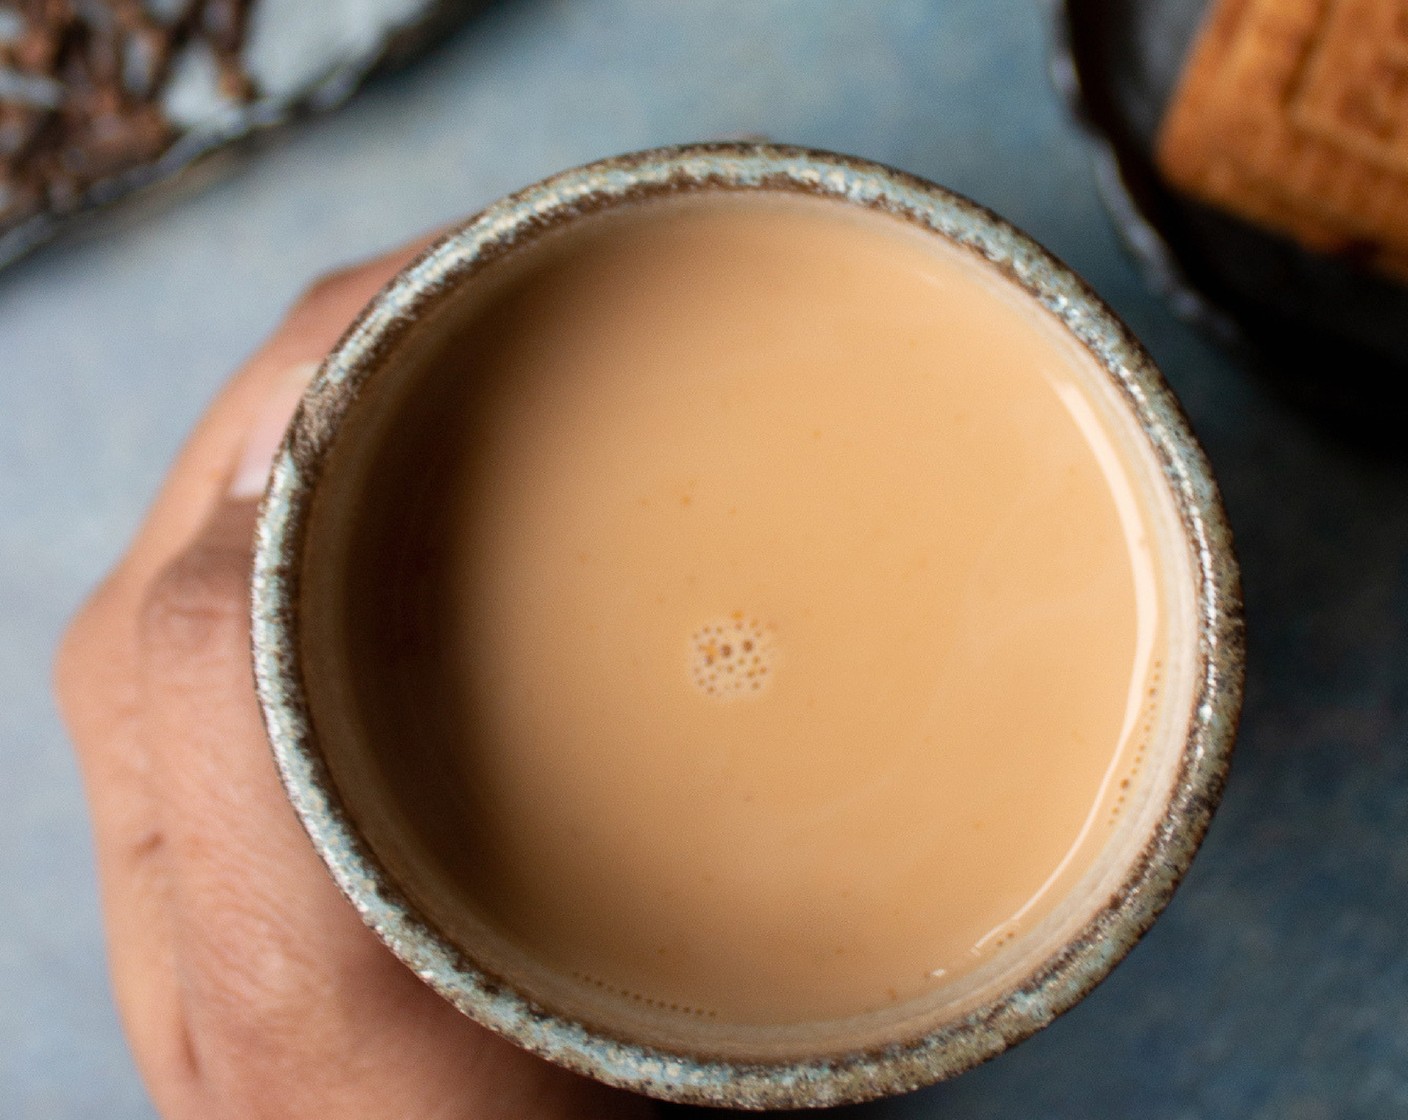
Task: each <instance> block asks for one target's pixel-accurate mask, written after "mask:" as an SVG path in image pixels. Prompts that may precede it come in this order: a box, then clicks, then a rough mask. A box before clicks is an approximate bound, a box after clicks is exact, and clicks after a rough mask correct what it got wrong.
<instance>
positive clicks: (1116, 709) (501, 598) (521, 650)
mask: <svg viewBox="0 0 1408 1120" xmlns="http://www.w3.org/2000/svg"><path fill="white" fill-rule="evenodd" d="M343 426H344V430H343V433H342V435H341V436H340V438H339V442H338V443H337V444H336V445H335V446H334V447H333V450H332V452H331V454H330V457H329V459H328V463H327V468H326V474H327V480H326V483H325V484H324V485H322V487H321V489H320V491H319V493H318V496H317V498H316V500H315V502H314V506H313V509H312V515H311V521H310V523H309V524H310V528H309V532H308V535H307V544H306V547H305V553H304V558H303V568H302V588H301V591H300V595H301V613H300V623H299V626H300V635H301V641H302V642H303V644H304V649H305V657H304V662H303V673H304V680H305V686H306V689H307V697H308V703H309V706H310V711H311V715H312V719H313V722H314V725H315V726H316V727H317V728H318V729H319V736H320V740H321V742H322V749H323V751H324V752H325V754H326V756H327V763H328V767H329V770H330V772H331V776H332V779H333V781H334V783H335V785H336V787H337V789H338V791H339V794H340V796H341V798H342V800H343V801H344V803H345V805H346V809H347V811H348V813H349V814H350V816H351V818H352V820H353V821H354V822H355V824H356V827H357V829H358V831H359V833H360V834H361V835H362V836H363V837H364V838H365V840H366V843H367V844H368V845H369V847H370V848H371V849H372V850H373V851H374V852H375V853H376V855H377V857H378V858H379V859H380V860H381V862H382V863H383V864H384V865H385V866H386V867H387V868H388V869H389V870H390V871H391V872H392V874H393V875H394V877H395V879H396V881H397V883H398V884H399V885H400V887H401V888H402V889H403V890H404V891H405V892H406V894H407V896H408V897H409V899H410V901H411V903H412V904H413V905H414V906H415V907H416V908H417V910H418V911H419V912H420V913H421V914H422V915H423V916H424V918H425V919H426V920H427V921H428V922H429V923H431V924H432V925H433V926H434V927H435V928H436V929H438V930H440V931H441V932H442V934H443V935H444V936H446V937H447V938H449V939H450V940H451V941H453V942H455V943H457V944H462V945H469V946H473V947H474V953H475V957H476V960H478V961H479V962H481V963H482V964H483V966H484V967H485V968H486V969H487V970H488V971H489V972H490V973H491V974H492V975H494V976H498V977H501V978H504V979H506V980H508V981H509V982H510V983H511V984H513V985H514V986H516V987H517V988H518V989H519V990H521V991H523V992H526V993H527V994H529V996H530V997H532V998H534V999H536V1000H539V1001H541V1002H542V1003H543V1004H544V1005H545V1006H549V1007H552V1008H556V1009H559V1010H561V1011H563V1012H564V1013H565V1014H568V1015H575V1016H578V1017H580V1018H582V1019H583V1020H585V1021H588V1022H591V1023H594V1024H597V1025H600V1026H603V1027H604V1029H606V1030H608V1031H620V1032H623V1033H628V1034H629V1035H630V1036H631V1037H644V1038H646V1039H650V1040H656V1041H660V1042H661V1043H662V1044H667V1043H668V1044H673V1043H679V1042H681V1040H683V1042H685V1043H690V1042H691V1041H693V1042H695V1043H697V1044H698V1045H701V1046H707V1047H710V1048H711V1049H713V1050H716V1051H718V1052H723V1053H728V1052H730V1047H733V1048H735V1049H739V1048H741V1052H748V1053H752V1052H754V1051H757V1050H758V1049H759V1048H761V1049H764V1050H766V1049H768V1048H769V1047H771V1048H773V1050H776V1051H777V1052H786V1051H787V1050H788V1048H789V1046H790V1047H793V1048H796V1047H798V1046H801V1045H802V1043H801V1042H798V1041H796V1040H798V1039H801V1038H803V1037H804V1036H805V1032H806V1030H808V1029H810V1027H809V1025H815V1024H817V1023H835V1022H840V1021H844V1022H846V1023H849V1024H850V1027H848V1028H847V1029H848V1030H851V1034H850V1035H849V1036H848V1037H851V1038H853V1039H857V1040H859V1041H860V1042H862V1043H863V1042H864V1041H865V1040H866V1038H867V1037H870V1035H868V1034H867V1032H868V1031H870V1032H871V1034H873V1036H874V1037H875V1038H883V1037H886V1032H892V1031H893V1030H894V1029H895V1028H894V1024H895V1023H897V1022H900V1021H903V1020H904V1019H905V1017H906V1016H908V1017H910V1018H911V1019H914V1020H915V1021H919V1020H920V1019H922V1018H923V1017H924V1016H925V1015H929V1014H931V1013H932V1012H933V1010H934V1009H935V1008H940V1007H943V1006H945V1005H948V1004H952V1003H954V1002H955V1001H958V1002H961V1001H962V1000H963V999H964V998H967V996H966V993H970V992H973V991H976V990H977V988H978V986H979V985H980V984H981V983H991V981H992V978H993V977H994V976H1000V975H1001V974H1002V973H1003V971H1004V970H1011V969H1015V968H1018V967H1031V965H1032V963H1033V959H1032V954H1034V953H1036V954H1038V955H1039V953H1040V952H1043V951H1050V946H1051V945H1052V944H1055V943H1057V942H1058V941H1059V937H1060V936H1069V935H1070V929H1069V928H1067V927H1068V926H1069V925H1070V922H1071V921H1072V920H1073V919H1072V918H1071V916H1070V915H1069V914H1067V913H1066V911H1065V909H1063V904H1064V903H1065V902H1066V900H1067V899H1068V898H1069V897H1070V896H1071V895H1072V893H1073V891H1074V890H1075V888H1076V887H1077V885H1078V884H1079V883H1081V882H1082V881H1083V880H1085V879H1087V877H1090V876H1096V877H1098V876H1099V875H1100V874H1101V873H1102V872H1101V868H1102V866H1104V864H1107V863H1108V862H1109V860H1110V859H1111V858H1113V857H1112V856H1111V854H1110V853H1111V852H1114V851H1116V850H1117V849H1119V848H1120V845H1119V843H1118V842H1117V838H1118V837H1119V836H1121V835H1125V836H1126V837H1128V836H1129V835H1132V834H1133V830H1134V826H1133V825H1130V826H1129V827H1128V828H1125V825H1126V823H1127V822H1130V821H1131V820H1133V819H1135V818H1139V819H1142V820H1143V822H1144V823H1143V825H1142V827H1143V828H1144V829H1145V830H1147V829H1148V828H1149V827H1150V824H1149V822H1150V821H1152V820H1153V819H1155V817H1156V816H1157V813H1158V812H1159V811H1160V809H1161V806H1160V804H1159V798H1160V796H1162V791H1164V790H1166V789H1167V787H1168V784H1169V782H1170V781H1171V780H1172V779H1171V776H1170V775H1171V774H1172V769H1171V768H1172V766H1173V765H1174V763H1175V761H1176V759H1175V758H1174V756H1175V755H1176V751H1173V752H1171V751H1169V750H1163V751H1158V750H1156V749H1155V748H1156V746H1157V744H1158V743H1160V742H1167V741H1168V740H1169V738H1170V736H1172V737H1173V738H1174V739H1176V740H1177V741H1178V742H1180V743H1181V741H1182V737H1183V735H1184V734H1185V733H1186V728H1187V724H1188V719H1189V711H1190V704H1191V697H1192V688H1193V685H1192V681H1191V675H1192V670H1191V668H1190V665H1191V663H1192V654H1191V652H1190V648H1191V647H1190V643H1191V642H1192V640H1193V639H1192V637H1191V636H1192V635H1193V633H1194V629H1195V621H1194V614H1193V607H1192V602H1193V592H1192V590H1191V586H1192V577H1191V574H1190V573H1191V564H1190V559H1189V556H1188V548H1187V545H1186V543H1185V541H1184V539H1183V537H1182V536H1181V535H1180V530H1179V525H1178V520H1177V517H1176V514H1175V511H1174V509H1173V505H1172V502H1171V500H1170V498H1169V497H1168V496H1167V492H1166V488H1163V487H1161V485H1160V481H1159V480H1160V475H1159V468H1158V466H1157V464H1156V463H1155V461H1154V456H1153V454H1152V452H1151V451H1150V450H1149V449H1148V447H1147V441H1145V440H1144V439H1142V438H1141V433H1140V432H1139V430H1138V428H1137V425H1136V422H1135V420H1134V419H1133V417H1132V416H1131V415H1130V414H1129V412H1128V406H1127V404H1125V403H1124V402H1122V401H1120V400H1119V399H1118V395H1117V391H1116V389H1115V388H1114V387H1113V386H1112V385H1111V383H1110V379H1109V377H1108V374H1106V373H1105V372H1104V371H1103V370H1102V369H1101V368H1100V367H1099V366H1098V365H1097V363H1096V362H1095V360H1094V359H1093V358H1092V357H1091V356H1090V355H1089V354H1088V353H1087V352H1086V351H1085V350H1084V349H1082V348H1081V347H1080V346H1079V345H1078V344H1077V343H1076V342H1075V341H1074V340H1073V339H1072V338H1071V336H1070V335H1069V333H1068V331H1067V330H1066V329H1065V328H1064V327H1063V326H1062V325H1061V324H1060V323H1059V322H1058V321H1057V320H1056V318H1055V317H1054V316H1052V315H1050V314H1049V313H1047V312H1046V311H1044V310H1043V309H1041V308H1040V307H1039V306H1038V305H1037V304H1035V302H1034V301H1033V300H1032V299H1031V297H1030V296H1028V295H1026V294H1025V293H1024V292H1023V291H1022V290H1021V289H1020V288H1018V287H1017V285H1016V284H1015V283H1013V282H1012V281H1010V280H1009V279H1007V278H1006V277H1004V276H1003V275H1002V274H1001V273H1000V272H999V271H998V270H997V269H995V268H994V267H992V266H991V265H989V264H988V263H987V262H986V261H985V260H983V259H982V258H981V257H979V256H978V255H976V254H975V253H973V252H971V251H969V250H967V249H964V248H961V247H958V246H955V245H952V244H950V243H947V242H945V241H943V240H942V239H940V238H937V237H935V236H933V235H931V234H927V233H924V232H921V231H920V230H919V229H917V228H916V227H914V226H913V225H912V224H910V223H908V222H907V221H905V220H904V219H902V218H900V217H897V216H893V215H890V214H886V213H880V212H875V211H869V210H863V209H861V208H858V207H853V206H847V205H843V204H840V203H837V202H835V201H827V200H824V199H817V198H810V197H805V196H802V195H799V194H792V193H782V192H778V193H770V192H766V191H762V192H759V191H750V192H742V193H733V192H727V191H703V192H694V193H683V194H679V195H675V196H672V197H669V198H665V199H654V200H650V201H644V202H639V203H633V204H627V205H623V206H619V207H617V208H615V209H611V210H608V211H606V212H602V213H598V214H595V215H591V216H587V217H584V218H581V219H578V220H576V221H574V222H572V223H569V224H568V225H567V226H565V227H564V228H561V229H558V230H556V231H550V232H548V233H546V234H544V235H542V236H541V237H539V238H538V239H537V240H536V241H534V242H532V243H531V244H529V245H528V246H526V247H522V248H519V249H516V250H515V251H514V252H513V253H511V254H508V255H507V256H505V257H504V258H503V259H501V260H498V261H495V262H493V263H491V264H489V265H488V266H487V267H486V268H485V269H484V270H483V271H482V272H480V273H479V274H478V275H477V276H476V278H475V281H474V283H473V284H472V285H466V286H465V289H464V291H463V292H461V293H459V294H457V295H456V296H455V298H454V299H452V300H450V301H448V302H447V303H445V304H444V305H442V306H441V307H439V308H438V309H437V310H436V312H435V314H434V315H433V317H431V318H430V319H428V320H427V321H425V322H421V323H419V324H418V325H417V330H416V335H415V337H414V339H413V340H412V341H411V342H409V343H407V344H406V346H405V348H404V353H402V354H401V356H400V357H399V358H398V360H397V363H396V366H395V369H394V370H390V369H388V370H387V371H385V375H384V376H380V377H379V378H377V379H375V380H373V381H372V382H370V383H369V384H368V385H367V386H366V388H365V390H364V391H363V393H362V396H360V397H359V398H358V399H357V401H356V402H355V403H354V405H353V406H352V408H351V410H350V411H349V413H348V414H347V416H346V417H345V419H344V421H343ZM1160 767H1162V771H1161V773H1159V774H1157V775H1153V776H1152V777H1151V771H1153V770H1155V769H1158V768H1160ZM1122 828H1124V831H1123V832H1122ZM1128 844H1129V841H1128V839H1126V842H1125V846H1124V850H1121V851H1120V852H1119V854H1120V855H1121V857H1122V858H1125V859H1128V858H1129V851H1128V850H1127V849H1128ZM1102 861H1104V863H1102ZM1063 923H1064V924H1063ZM1063 931H1064V932H1063ZM1043 947H1044V948H1043ZM867 1024H874V1029H873V1030H872V1029H871V1027H870V1026H868V1025H867ZM789 1039H791V1040H792V1041H791V1042H789V1041H788V1040H789ZM740 1040H742V1041H740ZM750 1047H751V1048H752V1049H750Z"/></svg>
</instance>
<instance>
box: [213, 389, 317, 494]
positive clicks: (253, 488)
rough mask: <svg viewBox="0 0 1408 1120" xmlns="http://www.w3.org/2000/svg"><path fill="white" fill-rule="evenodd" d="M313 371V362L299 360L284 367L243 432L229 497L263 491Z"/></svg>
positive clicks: (231, 479)
mask: <svg viewBox="0 0 1408 1120" xmlns="http://www.w3.org/2000/svg"><path fill="white" fill-rule="evenodd" d="M317 372H318V363H317V362H299V363H298V365H296V366H290V367H289V368H288V369H287V370H285V371H284V374H283V376H282V377H281V378H279V380H278V381H277V382H276V383H275V385H274V388H273V390H272V391H271V392H270V393H269V397H268V399H267V400H266V401H265V402H264V405H263V407H262V408H260V409H259V411H258V412H257V413H256V414H255V416H254V420H253V421H251V423H250V426H249V431H248V432H247V433H246V434H245V437H244V448H243V450H242V451H241V452H240V457H239V460H238V461H237V463H236V465H235V472H234V474H233V475H232V476H231V478H230V489H229V495H230V497H231V498H235V499H238V500H244V499H247V498H257V497H259V496H260V495H262V494H263V493H264V487H265V486H267V485H268V483H269V468H270V467H272V466H273V465H274V456H275V455H276V454H277V453H278V450H279V444H281V443H282V442H283V439H284V432H285V431H286V430H287V428H288V422H289V421H290V420H291V419H293V414H294V412H295V411H296V410H297V408H298V402H299V400H300V399H301V398H302V396H303V390H304V389H306V388H307V387H308V382H310V381H311V380H313V375H314V374H315V373H317Z"/></svg>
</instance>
